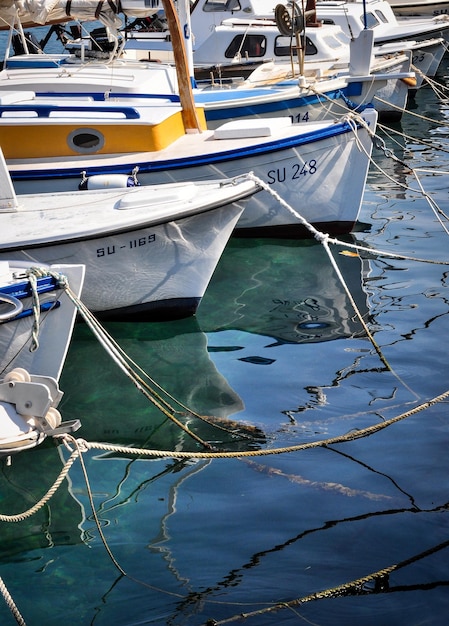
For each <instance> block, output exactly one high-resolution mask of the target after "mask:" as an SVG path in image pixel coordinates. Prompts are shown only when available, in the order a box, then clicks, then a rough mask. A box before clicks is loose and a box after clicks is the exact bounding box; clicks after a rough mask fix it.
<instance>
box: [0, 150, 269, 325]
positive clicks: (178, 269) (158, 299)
mask: <svg viewBox="0 0 449 626" xmlns="http://www.w3.org/2000/svg"><path fill="white" fill-rule="evenodd" d="M7 174H8V173H7V171H6V165H5V162H4V160H3V177H1V172H0V179H1V180H2V186H1V194H0V206H1V207H2V210H1V212H0V224H1V228H0V232H1V234H0V259H6V258H10V259H17V260H21V261H27V262H28V263H32V264H40V263H62V262H64V263H80V262H83V263H84V264H85V266H86V279H85V283H84V291H83V301H84V303H85V304H86V305H87V306H88V308H89V309H90V310H91V311H93V312H95V313H98V314H103V317H123V316H128V315H136V316H143V317H144V318H145V319H151V318H158V319H171V318H176V317H185V316H188V315H192V314H194V313H195V311H196V309H197V307H198V305H199V303H200V301H201V298H202V296H203V295H204V292H205V290H206V288H207V285H208V283H209V281H210V278H211V276H212V274H213V272H214V270H215V267H216V265H217V263H218V261H219V259H220V256H221V254H222V252H223V250H224V248H225V246H226V243H227V241H228V239H229V237H230V236H231V233H232V231H233V229H234V227H235V225H236V223H237V220H238V218H239V217H240V215H241V214H242V212H243V210H244V206H245V201H246V199H247V198H248V197H250V196H251V195H252V194H254V193H255V192H256V191H257V189H258V187H257V185H256V183H255V182H253V181H252V180H250V179H248V178H247V177H240V178H239V179H234V180H230V181H218V182H214V181H211V182H201V183H190V182H183V183H181V184H176V183H172V184H168V185H159V186H150V187H140V186H137V187H135V188H129V187H126V188H118V187H113V188H112V189H111V188H109V189H107V188H99V189H92V190H89V191H75V192H66V193H64V192H62V193H44V194H42V193H39V194H38V193H36V194H29V195H21V196H16V195H15V193H14V189H13V187H12V185H11V184H9V185H8V177H7ZM103 182H104V181H103V179H102V178H100V180H99V179H98V178H96V179H91V180H90V181H89V184H90V185H91V186H95V184H96V183H99V185H100V187H101V185H102V183H103ZM122 182H123V184H125V185H126V180H125V181H121V180H117V178H115V179H111V178H108V180H107V182H106V185H108V184H109V185H117V184H121V183H122Z"/></svg>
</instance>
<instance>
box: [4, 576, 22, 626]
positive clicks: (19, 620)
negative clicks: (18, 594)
mask: <svg viewBox="0 0 449 626" xmlns="http://www.w3.org/2000/svg"><path fill="white" fill-rule="evenodd" d="M0 591H1V594H2V596H3V599H4V600H5V602H6V604H7V606H8V608H9V610H10V611H11V613H12V614H13V616H14V619H15V620H16V622H17V623H18V624H20V625H21V626H26V624H25V620H24V619H23V617H22V615H21V614H20V611H19V609H18V608H17V606H16V604H15V602H14V600H13V599H12V596H11V594H10V593H9V591H8V589H7V587H6V585H5V583H4V582H3V578H2V577H1V576H0Z"/></svg>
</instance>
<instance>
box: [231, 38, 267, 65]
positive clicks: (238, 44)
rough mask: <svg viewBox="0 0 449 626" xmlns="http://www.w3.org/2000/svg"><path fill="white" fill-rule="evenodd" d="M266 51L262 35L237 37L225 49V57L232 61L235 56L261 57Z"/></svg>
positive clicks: (265, 43)
mask: <svg viewBox="0 0 449 626" xmlns="http://www.w3.org/2000/svg"><path fill="white" fill-rule="evenodd" d="M266 49H267V40H266V38H265V37H264V36H263V35H246V36H245V35H237V36H236V37H234V39H233V40H232V41H231V43H230V45H229V46H228V48H227V49H226V52H225V57H226V58H227V59H233V58H234V57H235V56H236V55H240V56H241V57H242V58H249V57H263V56H264V54H265V52H266Z"/></svg>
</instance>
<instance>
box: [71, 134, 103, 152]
mask: <svg viewBox="0 0 449 626" xmlns="http://www.w3.org/2000/svg"><path fill="white" fill-rule="evenodd" d="M67 143H68V144H69V147H70V148H71V149H72V150H74V151H75V152H78V153H79V154H89V153H94V152H98V150H101V148H102V147H103V146H104V136H103V135H102V134H101V133H100V132H99V131H98V130H95V129H93V128H77V129H76V130H73V131H72V132H71V133H70V134H69V136H68V137H67Z"/></svg>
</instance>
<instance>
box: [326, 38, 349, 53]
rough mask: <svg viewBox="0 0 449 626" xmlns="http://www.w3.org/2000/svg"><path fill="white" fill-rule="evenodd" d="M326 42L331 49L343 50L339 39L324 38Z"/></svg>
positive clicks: (346, 42) (346, 43)
mask: <svg viewBox="0 0 449 626" xmlns="http://www.w3.org/2000/svg"><path fill="white" fill-rule="evenodd" d="M324 41H325V42H326V43H327V45H328V46H329V48H333V49H334V50H335V49H337V48H341V41H340V40H339V39H337V37H334V36H329V37H324ZM345 45H348V40H346V41H345Z"/></svg>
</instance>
